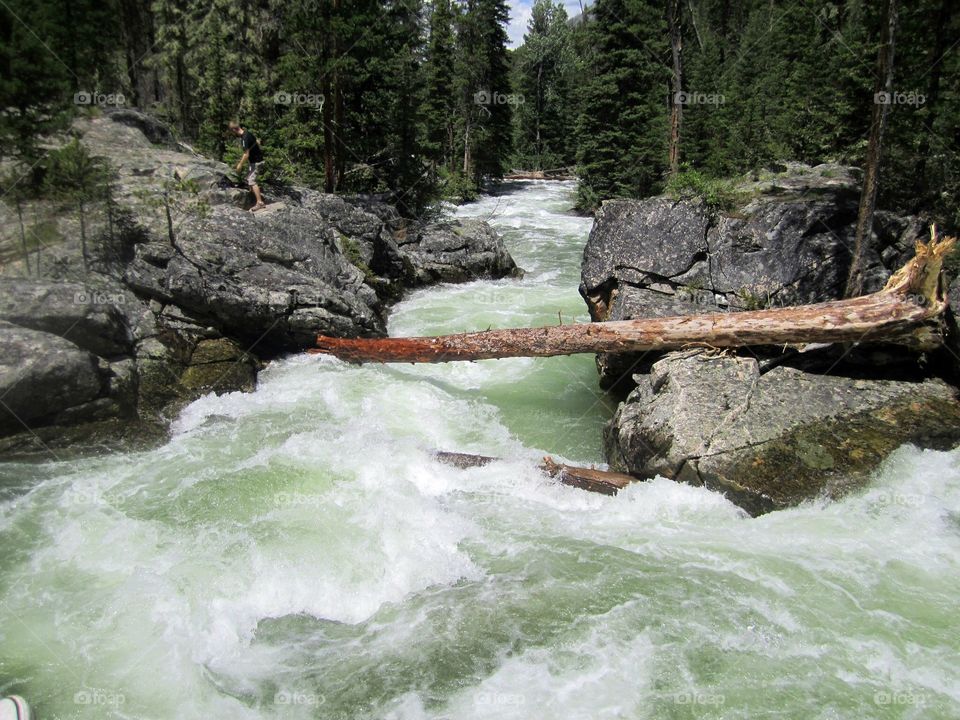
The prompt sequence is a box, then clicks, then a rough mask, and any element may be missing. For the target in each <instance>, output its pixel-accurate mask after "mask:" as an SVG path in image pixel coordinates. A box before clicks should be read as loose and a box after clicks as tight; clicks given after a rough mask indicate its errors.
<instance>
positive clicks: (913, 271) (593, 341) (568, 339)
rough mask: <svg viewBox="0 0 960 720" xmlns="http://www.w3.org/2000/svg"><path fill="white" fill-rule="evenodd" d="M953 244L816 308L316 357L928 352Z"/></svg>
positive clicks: (403, 341) (395, 343)
mask: <svg viewBox="0 0 960 720" xmlns="http://www.w3.org/2000/svg"><path fill="white" fill-rule="evenodd" d="M953 246H954V239H953V238H948V239H946V240H944V241H942V242H936V241H935V240H934V241H931V242H930V243H929V244H928V245H923V244H920V245H918V246H917V255H916V257H915V258H914V259H913V260H911V261H910V262H909V263H908V264H907V265H905V266H904V267H903V268H901V269H900V270H899V271H898V272H897V273H896V274H894V276H893V277H892V278H890V282H888V283H887V286H886V287H885V288H884V289H883V290H882V291H880V292H877V293H873V294H872V295H866V296H863V297H857V298H852V299H848V300H834V301H831V302H824V303H818V304H815V305H801V306H797V307H783V308H772V309H768V310H756V311H752V312H733V313H711V314H705V315H689V316H677V317H664V318H642V319H639V320H623V321H617V322H600V323H582V324H574V325H556V326H552V327H540V328H517V329H511V330H488V331H486V332H475V333H461V334H457V335H441V336H439V337H415V338H372V339H371V338H366V339H363V338H359V339H354V338H349V339H345V338H332V337H326V336H323V335H321V336H319V337H318V338H317V347H316V349H314V350H311V352H318V353H327V354H330V355H335V356H337V357H339V358H341V359H343V360H347V361H350V362H360V363H362V362H379V363H386V362H409V363H421V362H427V363H435V362H451V361H455V360H489V359H492V358H505V357H552V356H555V355H572V354H576V353H598V352H606V353H635V352H645V351H663V350H680V349H684V348H688V347H691V346H700V347H714V348H725V347H744V346H750V345H797V344H807V343H841V342H876V341H884V342H890V343H896V344H900V345H906V346H908V347H911V348H915V349H921V350H931V349H935V348H937V347H939V346H940V345H941V344H942V343H943V328H942V318H941V315H942V313H943V311H944V310H945V309H946V307H947V301H946V298H945V296H944V293H943V289H942V283H941V280H940V270H941V267H942V264H943V258H944V257H945V255H946V254H947V253H948V252H950V250H952V248H953Z"/></svg>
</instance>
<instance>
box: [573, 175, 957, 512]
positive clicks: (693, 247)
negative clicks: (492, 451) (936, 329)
mask: <svg viewBox="0 0 960 720" xmlns="http://www.w3.org/2000/svg"><path fill="white" fill-rule="evenodd" d="M735 190H736V192H737V198H738V202H737V203H736V205H735V207H732V208H727V209H725V210H723V211H720V210H717V209H716V208H710V207H708V206H707V205H706V203H704V202H703V201H702V200H700V199H696V198H672V197H665V196H664V197H656V198H650V199H647V200H642V201H631V200H616V201H611V202H607V203H605V204H604V205H603V207H602V209H601V210H600V212H599V213H598V215H597V218H596V222H595V224H594V228H593V230H592V232H591V234H590V239H589V242H588V244H587V246H586V248H585V251H584V259H583V269H582V285H581V294H582V295H583V296H584V298H585V300H586V302H587V305H588V307H589V309H590V312H591V315H592V317H593V319H594V320H596V321H605V320H621V319H631V318H640V317H659V316H665V315H681V314H692V313H703V312H737V311H740V310H745V309H757V308H761V307H772V306H779V305H796V304H805V303H813V302H820V301H825V300H831V299H836V298H839V297H841V295H842V292H843V286H844V282H845V280H846V275H847V270H848V268H849V258H850V248H851V247H852V245H853V233H854V223H855V221H856V210H857V197H858V193H859V189H858V187H857V183H856V174H855V171H854V170H852V169H848V168H842V167H837V166H820V167H817V168H809V167H804V166H790V167H788V168H785V169H780V171H779V172H772V173H768V174H766V176H765V177H763V178H760V179H757V178H747V179H745V180H744V181H743V182H741V183H740V184H739V185H738V186H737V187H736V188H735ZM925 233H926V228H925V226H924V224H923V223H922V222H921V221H920V220H919V219H917V218H904V217H898V216H896V215H893V214H890V213H882V212H881V213H879V214H878V217H877V222H876V227H875V237H874V238H873V243H872V250H871V255H870V258H869V280H868V286H869V289H871V290H873V289H879V288H880V287H881V286H882V285H883V283H884V282H885V281H886V279H887V277H889V275H890V272H891V271H892V270H893V269H896V268H898V267H900V266H901V265H902V264H903V263H905V262H906V261H907V260H908V259H909V258H910V256H911V254H912V250H913V247H914V244H915V241H916V240H917V239H920V238H922V237H923V236H924V235H925ZM954 368H955V363H954V362H953V360H952V359H950V358H941V357H926V356H922V355H911V354H909V353H907V352H906V351H904V350H901V349H886V348H883V347H866V346H856V347H852V348H834V347H827V348H810V349H808V351H807V352H802V353H801V352H797V351H796V350H785V349H783V348H753V349H750V350H744V351H743V352H741V353H730V352H728V353H723V354H719V355H718V354H714V353H707V352H704V351H690V352H680V353H670V354H646V355H634V356H600V357H598V369H599V372H600V376H601V384H602V385H604V386H605V387H607V388H612V389H613V390H615V391H619V392H621V393H629V394H627V395H626V399H625V400H624V401H623V402H622V403H621V404H620V406H619V409H618V410H617V413H616V415H615V417H614V418H613V419H612V420H611V422H610V424H609V425H608V427H607V429H606V432H605V435H604V448H605V453H606V457H607V460H608V462H609V463H610V465H611V466H612V468H613V469H615V470H618V471H622V472H628V473H630V474H633V475H635V476H637V477H644V478H646V477H653V476H655V475H662V476H664V477H668V478H674V479H676V480H679V481H683V482H688V483H692V484H695V485H705V486H707V487H710V488H713V489H716V490H719V491H721V492H724V493H725V494H726V495H727V496H728V497H729V498H730V499H731V500H732V501H734V502H736V503H737V504H739V505H740V506H741V507H743V508H744V509H746V510H747V511H748V512H750V513H751V514H759V513H762V512H767V511H770V510H774V509H779V508H784V507H789V506H791V505H796V504H797V503H799V502H802V501H805V500H810V499H814V498H817V497H823V496H828V497H837V496H840V495H842V494H843V493H846V492H849V491H850V490H851V489H855V488H858V487H862V486H863V485H864V484H865V483H866V482H867V481H868V479H869V477H870V474H871V472H872V471H873V470H874V469H875V468H876V467H877V466H878V465H879V463H880V462H881V461H882V460H883V459H884V458H885V457H886V456H887V455H888V454H889V453H890V452H891V451H892V450H894V449H895V448H897V447H898V446H900V445H902V444H904V443H913V444H916V445H918V446H920V447H930V448H938V449H945V448H950V447H953V446H955V445H956V444H957V442H958V441H960V402H958V399H957V391H956V388H955V387H954V386H953V382H954V374H953V369H954Z"/></svg>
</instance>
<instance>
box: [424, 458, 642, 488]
mask: <svg viewBox="0 0 960 720" xmlns="http://www.w3.org/2000/svg"><path fill="white" fill-rule="evenodd" d="M434 457H436V458H437V459H438V460H439V461H440V462H443V463H446V464H447V465H453V466H454V467H458V468H460V469H461V470H465V469H467V468H472V467H483V466H484V465H489V464H490V463H492V462H497V461H498V460H499V459H500V458H495V457H490V456H489V455H471V454H469V453H455V452H443V451H440V452H436V453H434ZM539 467H540V469H541V470H542V471H543V472H545V473H546V474H547V475H549V476H550V477H552V478H556V479H557V480H559V481H560V482H562V483H563V484H564V485H571V486H573V487H578V488H581V489H582V490H589V491H591V492H598V493H602V494H604V495H616V494H617V492H618V491H620V490H623V488H625V487H626V486H627V485H629V484H630V483H632V482H636V481H637V478H635V477H633V476H632V475H625V474H624V473H618V472H611V471H610V470H597V469H595V468H582V467H576V466H575V465H564V464H563V463H558V462H555V461H554V460H553V458H551V457H545V458H544V459H543V462H542V463H540V466H539Z"/></svg>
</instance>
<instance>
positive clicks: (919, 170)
mask: <svg viewBox="0 0 960 720" xmlns="http://www.w3.org/2000/svg"><path fill="white" fill-rule="evenodd" d="M955 6H956V3H955V0H941V2H940V10H939V12H938V13H937V18H936V20H935V23H936V24H935V25H934V28H933V33H934V39H933V48H932V49H931V53H930V55H931V57H932V58H933V62H931V63H930V64H929V68H930V76H929V82H928V83H927V97H926V103H925V104H924V106H925V107H926V113H927V114H926V116H927V118H929V119H928V120H927V125H926V126H925V127H924V130H925V132H924V133H923V134H922V135H921V136H920V144H919V146H918V147H917V163H916V166H915V167H914V171H913V183H914V185H913V187H914V189H913V195H914V197H915V198H917V199H918V200H917V202H919V203H921V204H923V203H924V200H925V198H926V195H927V193H926V190H927V189H928V188H929V187H930V185H929V183H928V182H927V179H926V175H927V155H929V154H930V136H931V135H932V134H933V132H934V130H933V124H934V121H935V120H936V117H937V115H936V113H937V104H938V103H937V101H938V100H939V99H940V77H941V75H942V74H943V61H944V54H945V52H946V39H947V32H948V29H949V26H950V22H951V20H952V14H953V12H954V10H955ZM918 210H919V208H918Z"/></svg>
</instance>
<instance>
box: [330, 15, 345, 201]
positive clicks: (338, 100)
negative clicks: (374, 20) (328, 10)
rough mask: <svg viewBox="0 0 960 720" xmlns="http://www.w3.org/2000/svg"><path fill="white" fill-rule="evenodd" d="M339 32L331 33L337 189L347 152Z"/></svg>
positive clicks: (341, 50) (335, 184) (334, 182)
mask: <svg viewBox="0 0 960 720" xmlns="http://www.w3.org/2000/svg"><path fill="white" fill-rule="evenodd" d="M333 12H334V17H336V18H338V19H339V18H340V0H333ZM340 39H341V38H340V33H339V32H334V34H333V57H334V66H333V125H334V127H335V128H336V131H335V132H334V134H333V142H334V147H335V148H336V151H335V152H334V157H335V158H336V163H335V165H334V168H335V169H334V177H333V189H334V190H338V189H339V188H340V183H341V182H343V175H344V173H345V172H346V165H347V153H346V148H345V147H344V144H343V133H344V127H343V125H344V122H343V112H344V110H343V82H342V78H341V76H340V70H339V68H340V64H339V63H340V58H341V56H342V55H343V47H342V46H341V43H340Z"/></svg>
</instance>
